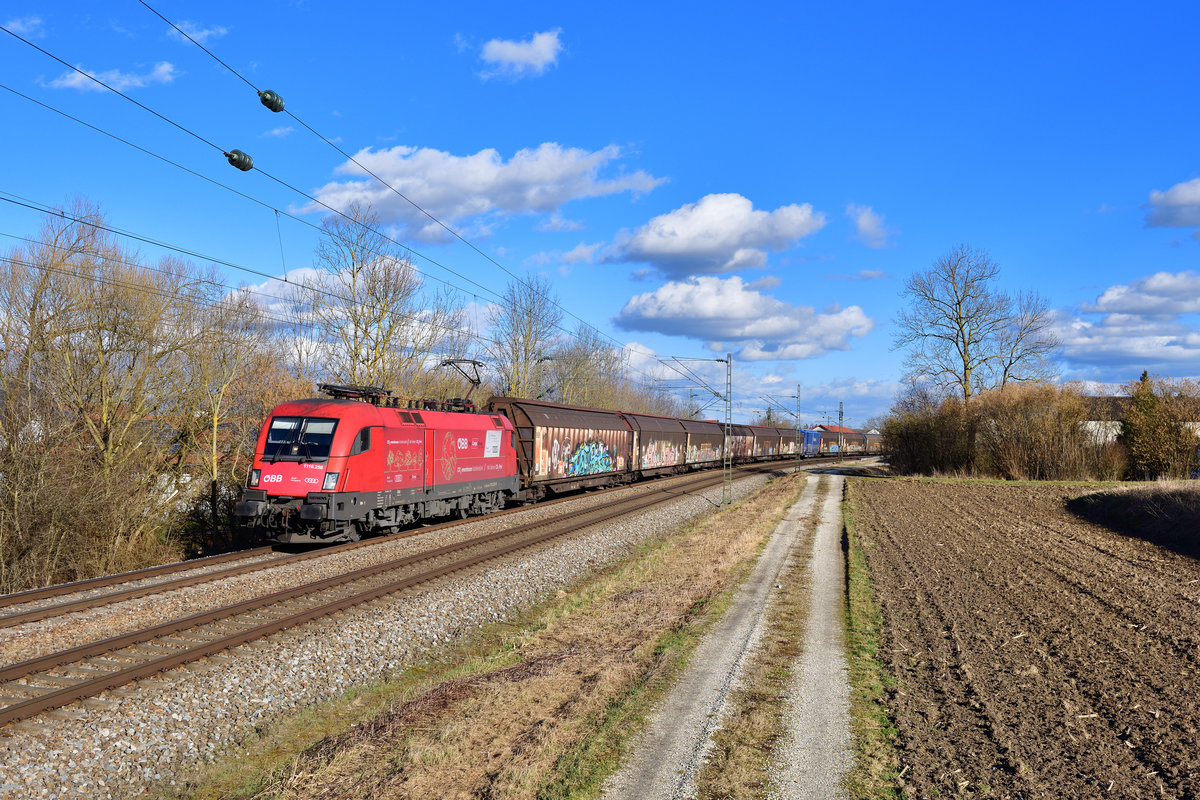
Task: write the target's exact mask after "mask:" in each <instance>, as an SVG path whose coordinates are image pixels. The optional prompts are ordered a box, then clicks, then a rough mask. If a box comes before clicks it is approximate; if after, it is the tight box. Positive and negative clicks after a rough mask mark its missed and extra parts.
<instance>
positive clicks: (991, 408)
mask: <svg viewBox="0 0 1200 800" xmlns="http://www.w3.org/2000/svg"><path fill="white" fill-rule="evenodd" d="M972 411H973V414H974V417H975V420H976V423H975V429H976V438H975V464H974V467H975V470H976V472H978V473H979V474H982V475H992V476H996V477H1000V478H1006V479H1009V480H1082V479H1088V478H1094V477H1097V474H1098V473H1099V472H1101V468H1100V465H1101V463H1102V461H1103V460H1104V451H1105V450H1107V449H1112V448H1111V446H1105V445H1102V444H1097V443H1094V442H1093V441H1092V440H1091V439H1090V437H1089V435H1088V432H1087V430H1086V428H1085V427H1084V422H1085V421H1086V420H1087V408H1086V406H1085V403H1084V400H1083V398H1082V397H1081V396H1080V395H1079V394H1078V393H1076V392H1075V391H1074V390H1072V389H1070V388H1064V387H1057V386H1053V385H1051V384H1044V383H1041V384H1010V385H1009V386H1007V387H1006V388H1004V389H1002V390H999V391H992V392H984V393H982V394H980V395H979V398H978V403H977V404H976V406H975V408H974V409H972Z"/></svg>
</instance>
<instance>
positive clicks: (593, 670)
mask: <svg viewBox="0 0 1200 800" xmlns="http://www.w3.org/2000/svg"><path fill="white" fill-rule="evenodd" d="M797 487H798V483H797V481H796V480H795V479H792V478H787V479H782V480H777V481H774V482H772V483H771V484H768V486H767V487H766V488H765V489H763V490H762V491H761V492H759V493H758V494H757V495H755V496H754V497H753V498H751V499H749V500H747V501H745V502H743V503H741V504H739V505H738V506H736V507H735V508H734V509H732V510H725V511H721V512H718V513H714V514H712V515H711V516H709V517H708V518H707V519H705V520H703V521H702V522H699V523H696V524H693V525H691V526H690V527H688V528H686V529H684V530H682V531H681V532H679V533H677V534H675V535H673V536H670V537H667V538H666V539H665V540H663V541H661V542H657V543H654V544H651V545H648V546H646V547H645V548H643V550H642V552H640V553H638V554H637V555H636V556H635V557H632V558H631V559H629V560H628V561H627V562H625V563H623V564H620V565H617V566H615V567H613V568H610V569H607V570H605V571H603V572H601V573H600V574H599V575H597V576H595V577H593V578H591V579H588V580H586V581H584V582H582V583H581V584H580V585H579V586H577V587H574V588H573V589H571V590H570V591H566V592H560V593H559V595H558V596H557V597H556V598H553V599H551V600H550V601H548V602H546V603H544V604H543V605H542V606H540V607H538V608H536V609H533V610H531V611H530V612H528V613H526V614H525V615H524V617H523V618H522V619H521V620H519V621H518V622H517V624H515V625H514V624H510V625H500V626H493V627H492V628H491V629H488V630H486V631H483V632H481V633H480V634H479V635H478V636H476V637H475V638H474V639H473V640H472V641H470V642H469V643H466V644H464V645H463V646H461V647H460V648H459V649H458V650H456V651H455V652H453V653H450V654H447V655H446V656H445V658H444V659H443V660H442V661H441V662H439V663H436V664H432V665H429V666H427V667H425V668H422V669H419V670H412V671H410V672H409V673H407V674H405V675H402V676H398V678H397V680H396V681H394V682H392V683H390V684H382V685H379V686H375V687H371V688H370V689H369V690H368V691H366V692H361V693H358V694H357V695H356V696H354V697H352V698H350V699H345V700H343V701H340V702H338V703H334V704H331V706H330V707H329V708H327V709H323V710H319V711H317V712H310V713H309V714H308V715H305V716H304V717H303V719H301V720H297V721H292V722H290V723H286V724H284V725H281V726H279V728H278V729H277V730H276V731H272V732H270V733H268V734H267V735H265V736H264V737H263V738H262V739H260V740H259V741H258V742H253V743H249V745H248V746H247V747H246V748H245V749H244V750H243V752H242V753H239V754H238V760H237V761H231V762H226V763H224V764H223V765H221V766H220V767H218V768H217V769H216V770H213V771H210V772H209V773H208V774H207V776H206V777H204V778H203V779H200V780H197V781H193V782H192V783H191V784H189V785H188V786H187V787H186V788H185V789H184V791H183V793H184V794H186V796H189V797H222V798H233V797H251V796H254V797H270V798H297V799H299V798H402V797H440V798H454V797H504V798H534V797H546V798H553V797H573V796H578V795H579V794H581V793H586V792H589V791H593V790H595V789H596V788H597V787H598V786H599V784H600V782H601V781H602V780H603V779H604V778H605V777H606V776H607V775H608V774H610V773H611V771H612V770H613V769H614V768H615V766H616V764H617V762H618V760H619V757H620V755H621V754H622V753H623V752H624V750H625V748H626V747H627V743H628V741H629V740H630V737H631V736H632V735H633V734H635V733H636V730H637V729H638V727H639V726H640V724H641V722H642V720H643V717H644V715H645V714H646V713H647V712H648V710H649V709H650V708H651V706H652V705H653V703H654V701H655V700H656V699H657V698H658V697H660V696H661V695H662V694H663V693H664V692H665V691H666V690H667V688H668V687H669V685H670V683H671V680H672V679H673V678H674V677H675V676H676V675H677V674H678V672H679V671H680V670H681V669H682V668H683V667H684V666H685V665H686V661H687V657H688V654H689V653H690V652H691V651H692V649H693V648H694V646H695V644H696V642H697V641H698V639H699V637H700V635H701V634H702V633H703V632H704V631H705V630H706V629H707V627H708V626H709V625H710V624H711V621H712V620H713V619H714V618H715V616H716V615H717V614H719V612H720V611H721V610H722V609H723V607H724V605H725V604H726V603H727V602H728V598H729V596H730V593H731V590H732V588H733V587H735V586H736V584H737V582H738V581H739V580H740V579H741V578H742V577H743V576H744V575H745V574H746V573H747V572H748V570H749V568H750V567H751V565H752V564H753V561H754V559H755V557H756V556H757V554H758V553H759V551H760V549H761V547H762V546H763V544H764V543H765V542H766V540H767V538H768V537H769V535H770V532H771V531H772V530H773V529H774V527H775V525H776V524H777V522H778V520H779V519H780V518H781V517H782V515H783V513H784V512H785V511H786V509H787V508H788V506H789V505H790V504H791V503H792V502H793V500H794V498H795V496H796V494H797V491H798V488H797ZM734 519H736V520H737V524H736V525H732V524H731V522H732V520H734ZM731 528H732V529H731ZM352 719H357V720H360V722H359V724H357V725H354V726H352V727H350V726H348V725H347V721H348V720H352ZM322 737H323V738H322ZM317 739H319V741H317ZM297 751H302V752H297ZM174 793H175V794H177V795H178V794H180V792H179V791H178V790H175V792H174ZM170 794H171V793H168V796H170Z"/></svg>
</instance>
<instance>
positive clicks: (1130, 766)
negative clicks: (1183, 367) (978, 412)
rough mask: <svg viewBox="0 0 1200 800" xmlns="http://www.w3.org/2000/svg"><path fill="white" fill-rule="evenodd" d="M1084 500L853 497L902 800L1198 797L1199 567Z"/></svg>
mask: <svg viewBox="0 0 1200 800" xmlns="http://www.w3.org/2000/svg"><path fill="white" fill-rule="evenodd" d="M1085 491H1086V489H1084V488H1083V487H1079V486H1075V487H1071V486H1060V485H1042V486H1035V485H1030V484H1007V485H998V484H984V483H953V482H940V481H939V482H928V481H915V480H884V479H879V480H876V479H868V480H854V481H852V482H851V486H850V489H849V499H850V502H851V507H852V508H853V514H854V529H855V532H856V535H857V536H858V537H859V538H860V541H861V542H862V543H863V545H864V550H865V553H866V556H867V560H868V563H869V565H870V570H871V575H872V579H873V581H874V585H875V592H876V598H877V600H878V602H879V604H880V607H881V609H882V613H883V630H882V637H881V640H880V644H879V657H880V658H881V659H882V660H883V662H884V664H885V665H886V668H887V669H888V671H889V672H890V673H891V674H892V675H893V676H894V678H895V686H894V688H892V689H891V690H890V691H889V692H888V695H887V697H886V698H885V700H886V703H887V705H888V707H889V711H890V712H891V715H892V719H893V720H895V721H896V726H897V728H898V731H899V733H898V737H897V744H898V750H899V752H898V755H899V759H900V766H899V767H898V769H899V773H900V775H901V777H900V779H899V783H900V787H901V791H902V792H903V794H904V795H905V796H908V797H934V796H937V797H946V796H950V797H956V796H957V797H997V798H1083V797H1120V798H1131V797H1146V798H1151V797H1154V798H1159V797H1168V798H1196V797H1200V652H1198V650H1197V645H1198V644H1200V562H1198V561H1197V560H1196V559H1194V558H1192V557H1189V556H1188V555H1186V554H1180V553H1177V552H1174V551H1172V550H1171V549H1167V548H1162V547H1158V546H1155V545H1152V544H1149V543H1147V542H1144V541H1141V540H1139V539H1134V538H1130V537H1125V536H1122V535H1119V534H1117V533H1114V532H1112V531H1109V530H1108V529H1106V528H1104V527H1101V526H1098V525H1095V524H1091V523H1089V522H1086V521H1084V520H1082V519H1080V518H1078V517H1076V516H1074V515H1073V514H1071V513H1070V512H1069V511H1068V510H1067V506H1068V501H1069V500H1070V499H1071V498H1073V497H1076V496H1078V495H1080V494H1083V493H1084V492H1085Z"/></svg>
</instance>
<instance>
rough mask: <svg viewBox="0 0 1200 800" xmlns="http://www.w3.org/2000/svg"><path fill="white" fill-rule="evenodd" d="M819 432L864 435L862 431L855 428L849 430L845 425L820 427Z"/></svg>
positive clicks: (818, 427)
mask: <svg viewBox="0 0 1200 800" xmlns="http://www.w3.org/2000/svg"><path fill="white" fill-rule="evenodd" d="M817 430H819V431H825V432H827V433H862V431H856V430H855V429H854V428H847V427H845V426H843V425H818V426H817Z"/></svg>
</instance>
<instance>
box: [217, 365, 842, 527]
mask: <svg viewBox="0 0 1200 800" xmlns="http://www.w3.org/2000/svg"><path fill="white" fill-rule="evenodd" d="M322 389H323V390H325V391H326V392H328V393H329V394H330V395H331V396H330V397H325V398H312V399H308V400H296V401H292V402H289V403H284V404H282V405H280V406H277V407H276V408H275V409H274V410H273V411H272V412H271V415H270V416H269V417H268V418H267V420H266V421H265V422H264V424H263V427H262V430H261V431H260V433H259V436H258V442H257V445H256V447H255V454H254V462H253V465H252V466H251V470H250V476H249V480H248V485H247V487H246V489H245V490H244V491H243V493H242V496H241V498H240V500H239V502H238V503H237V505H236V507H235V510H236V513H237V515H238V517H239V518H240V521H241V523H242V524H243V525H244V526H246V527H249V528H251V529H253V530H254V532H255V533H256V534H257V535H258V536H259V537H261V538H264V539H270V540H273V541H276V542H282V543H330V542H344V541H356V540H358V539H360V538H362V537H363V536H367V535H372V534H377V533H385V532H388V531H391V530H395V529H397V528H400V527H403V526H406V525H410V524H412V523H414V522H418V521H421V520H427V519H433V518H437V517H445V516H451V515H456V516H460V517H467V516H470V515H475V514H486V513H489V512H492V511H496V510H499V509H501V508H503V507H504V506H505V505H506V504H507V503H509V502H514V501H516V502H534V501H537V500H540V499H541V498H543V497H545V496H546V495H547V494H550V493H552V494H559V493H563V492H568V491H574V490H577V489H581V488H587V487H599V486H613V485H617V484H620V483H628V482H632V481H634V480H639V479H641V478H644V477H652V476H658V475H668V474H673V473H681V472H685V471H688V470H693V469H706V468H711V467H720V466H721V465H722V463H723V456H724V451H723V447H724V441H725V432H724V426H723V425H722V424H720V423H718V422H714V421H711V420H710V421H701V420H691V419H677V418H675V417H660V416H654V415H649V414H635V413H630V412H621V411H608V410H602V409H592V408H578V407H574V406H564V405H559V404H555V403H547V402H544V401H541V400H522V399H518V398H512V397H493V398H492V399H491V400H490V401H489V402H488V404H487V406H486V408H483V409H476V408H475V407H474V406H473V405H472V404H470V403H469V402H466V401H453V400H452V401H447V402H435V401H421V402H418V403H407V404H404V405H402V404H401V403H400V402H399V401H397V400H396V399H395V398H393V397H391V396H390V393H389V392H386V391H384V390H380V389H374V388H370V387H347V386H323V387H322ZM819 441H820V439H819V434H817V433H816V432H815V431H804V430H802V431H800V455H805V456H809V455H816V454H817V449H818V446H819ZM729 449H730V455H731V458H732V460H733V462H735V463H741V462H748V461H762V460H770V459H778V458H788V457H791V458H795V457H796V455H797V432H796V431H795V430H794V429H791V428H770V427H762V426H748V425H733V426H731V428H730V436H729Z"/></svg>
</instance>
